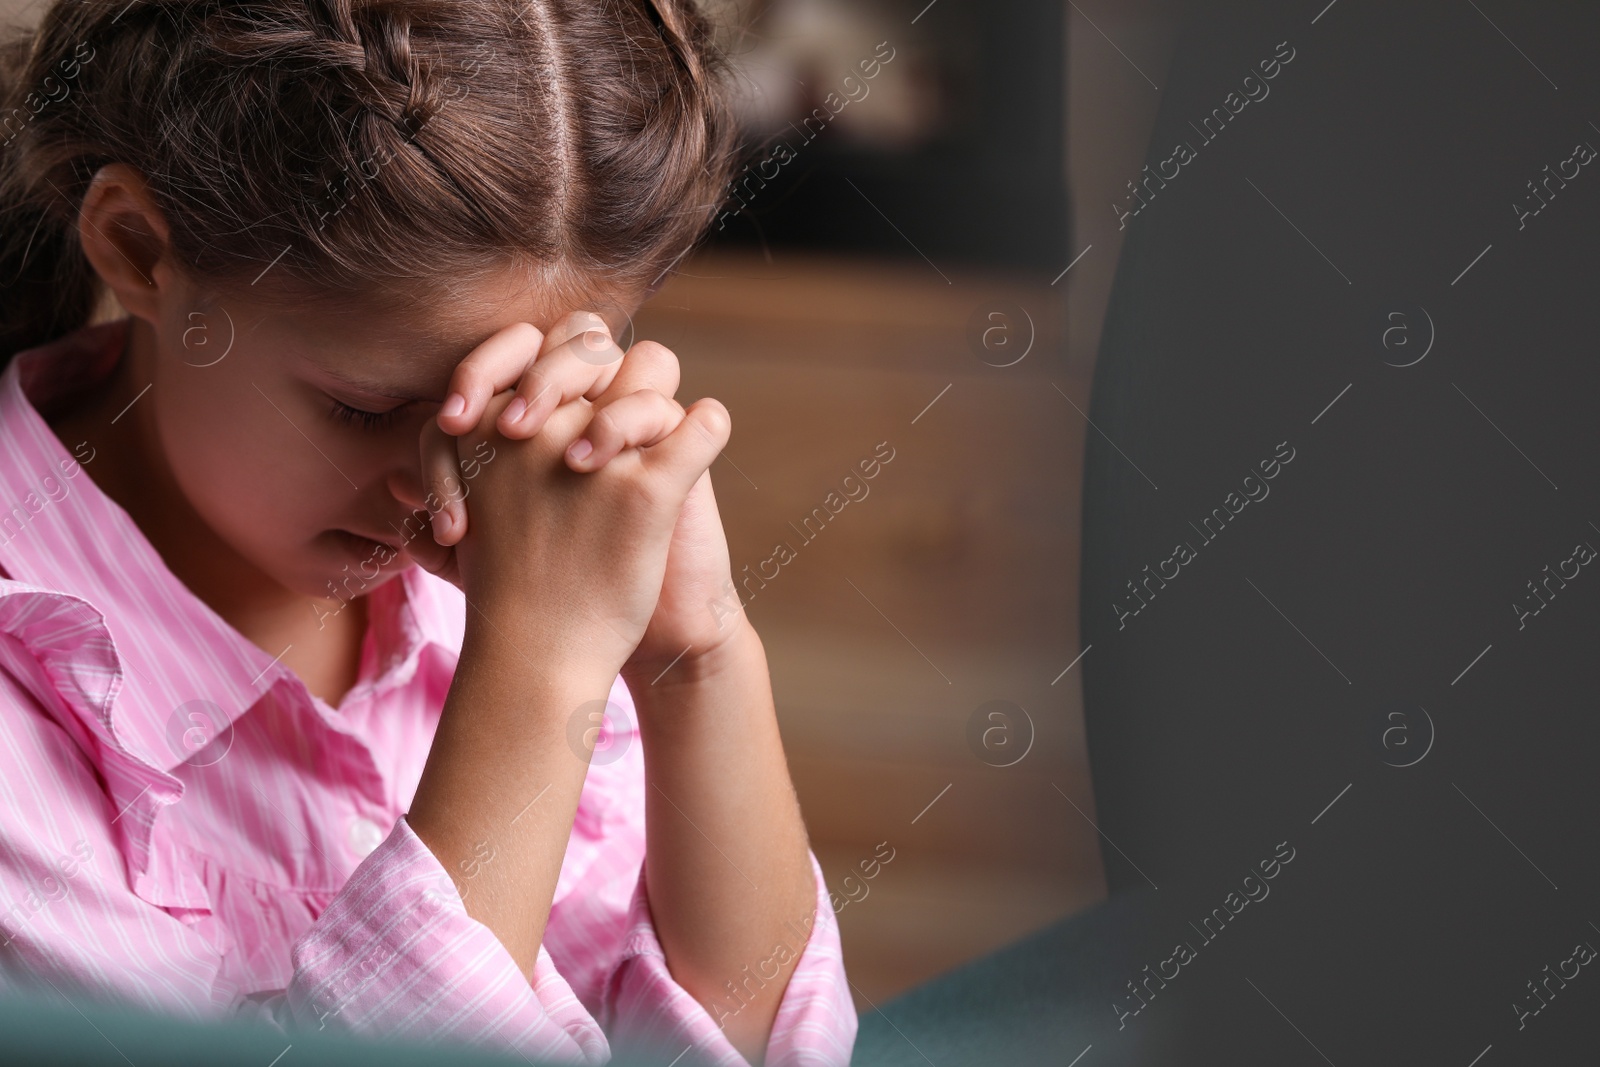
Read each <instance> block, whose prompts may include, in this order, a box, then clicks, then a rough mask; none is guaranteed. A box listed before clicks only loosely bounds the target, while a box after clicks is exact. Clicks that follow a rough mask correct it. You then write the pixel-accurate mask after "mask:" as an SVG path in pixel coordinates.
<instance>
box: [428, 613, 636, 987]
mask: <svg viewBox="0 0 1600 1067" xmlns="http://www.w3.org/2000/svg"><path fill="white" fill-rule="evenodd" d="M524 646H528V647H524ZM462 648H463V653H462V658H461V660H460V663H459V664H458V666H457V669H456V674H455V679H454V681H453V682H452V684H451V687H450V693H449V695H448V697H447V698H446V699H445V705H444V710H443V712H442V713H441V716H440V720H439V727H438V730H437V732H436V733H435V736H434V742H433V747H432V749H431V751H430V753H429V755H428V762H427V765H426V766H425V767H424V768H423V772H422V777H421V780H420V781H419V783H418V785H417V792H416V797H415V800H414V801H413V803H412V805H411V809H410V811H409V812H408V813H407V815H406V821H407V822H408V823H409V825H410V826H411V829H412V830H413V832H415V833H416V835H417V837H418V838H420V839H421V840H422V842H423V843H424V844H426V845H427V846H428V848H429V850H430V851H432V852H433V854H434V855H435V856H436V857H437V858H438V860H439V862H440V863H441V864H443V866H444V868H445V869H446V870H447V871H448V872H449V873H450V876H451V878H452V879H453V880H454V881H455V883H456V887H457V889H458V890H459V891H460V893H461V894H462V898H463V903H464V904H465V905H466V909H467V913H468V914H469V915H471V916H472V917H473V918H474V919H477V920H478V921H479V922H481V923H483V924H484V925H485V926H487V927H488V928H489V929H490V930H492V931H493V932H494V934H495V936H496V937H497V938H498V939H499V940H500V943H501V944H502V945H504V946H505V948H506V950H507V952H509V953H510V954H511V956H512V958H513V959H515V960H516V962H517V965H518V966H519V967H520V968H521V969H522V972H523V974H524V975H525V976H527V977H529V978H530V979H531V977H532V974H533V967H534V963H535V961H536V960H537V959H538V951H539V945H540V943H541V942H542V940H543V939H544V930H545V926H546V925H547V923H548V922H549V917H550V905H551V901H552V900H553V899H554V897H555V889H556V882H557V879H558V878H559V877H560V873H561V864H562V859H563V857H564V856H565V854H566V849H567V841H568V838H569V837H570V836H571V832H572V821H573V816H574V814H575V812H576V811H577V806H578V798H579V795H580V794H581V792H582V790H583V781H584V777H585V775H586V773H587V771H588V762H587V759H586V758H585V757H586V753H582V750H581V748H580V750H579V751H576V752H575V751H574V750H573V747H572V746H571V745H570V744H569V743H568V739H567V723H568V720H569V719H570V718H571V716H572V714H573V712H574V711H575V710H576V709H578V708H579V707H580V706H581V705H583V704H585V703H586V702H590V701H603V700H604V699H605V697H606V694H607V692H608V691H609V689H610V684H611V680H610V679H603V678H601V677H600V673H601V672H596V671H589V670H585V669H579V668H571V669H565V670H562V669H554V670H550V671H544V670H540V669H538V668H537V667H536V666H535V664H538V663H553V662H561V658H560V657H558V656H553V655H547V654H545V653H546V650H544V649H542V648H540V647H539V646H538V644H537V643H536V642H532V641H524V640H519V635H518V634H517V633H516V631H515V630H514V629H510V628H508V627H507V626H504V625H500V624H496V623H493V622H489V621H488V620H487V619H484V618H483V617H481V616H478V617H469V621H468V626H467V634H466V638H465V640H464V641H463V644H462ZM530 657H533V658H530Z"/></svg>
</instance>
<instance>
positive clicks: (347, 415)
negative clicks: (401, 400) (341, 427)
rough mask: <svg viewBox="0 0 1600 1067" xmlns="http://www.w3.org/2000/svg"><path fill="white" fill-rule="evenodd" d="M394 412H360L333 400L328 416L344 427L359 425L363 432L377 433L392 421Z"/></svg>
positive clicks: (358, 409)
mask: <svg viewBox="0 0 1600 1067" xmlns="http://www.w3.org/2000/svg"><path fill="white" fill-rule="evenodd" d="M398 410H399V409H398V408H396V409H395V411H398ZM395 411H362V410H361V409H360V408H353V407H351V406H350V405H349V404H345V403H341V402H340V401H338V400H335V401H334V402H333V407H332V409H331V410H330V411H329V412H328V414H329V415H330V416H331V417H332V418H333V419H334V420H335V421H337V422H342V423H344V424H345V425H346V426H356V425H359V426H360V427H361V428H362V429H363V430H372V431H377V430H382V429H384V428H386V427H387V426H388V425H389V424H390V423H391V422H393V421H394V416H395Z"/></svg>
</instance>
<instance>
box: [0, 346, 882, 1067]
mask: <svg viewBox="0 0 1600 1067" xmlns="http://www.w3.org/2000/svg"><path fill="white" fill-rule="evenodd" d="M126 325H127V320H122V321H120V322H114V323H108V324H104V325H100V326H95V327H89V328H86V329H84V330H80V331H78V332H76V333H74V334H71V335H69V336H67V337H64V338H62V339H60V340H58V341H55V342H52V343H51V344H48V345H45V346H42V347H40V348H35V349H31V350H29V351H28V352H26V353H21V354H19V355H18V356H17V357H16V358H15V359H14V360H13V362H12V363H11V364H10V366H9V367H8V368H7V369H6V371H5V373H4V375H3V376H0V572H3V577H0V986H9V985H19V986H20V985H29V984H33V983H40V984H41V985H42V984H44V983H48V984H49V985H50V986H53V987H54V988H56V989H57V990H59V991H61V992H62V993H67V994H71V995H77V996H89V997H99V998H114V999H119V1000H125V1001H132V1002H134V1003H137V1004H140V1005H142V1006H145V1007H147V1008H150V1009H154V1010H158V1011H165V1012H172V1013H178V1014H184V1015H190V1016H208V1015H219V1014H228V1013H239V1014H247V1015H252V1016H256V1017H260V1018H264V1019H266V1020H269V1021H271V1022H272V1023H274V1024H276V1025H278V1026H281V1027H284V1028H285V1029H289V1028H293V1027H307V1026H309V1027H325V1026H337V1027H341V1028H345V1029H349V1030H355V1031H361V1032H366V1033H370V1034H374V1035H383V1036H386V1037H391V1038H393V1037H410V1038H414V1039H427V1040H452V1041H460V1042H468V1043H474V1044H481V1045H486V1046H492V1047H501V1048H510V1049H515V1050H517V1051H519V1052H521V1053H522V1054H523V1055H525V1056H527V1057H529V1058H530V1059H534V1060H537V1061H539V1062H545V1061H570V1062H582V1063H591V1064H598V1063H603V1062H605V1061H606V1060H607V1059H608V1058H609V1057H610V1056H611V1055H612V1054H613V1051H615V1052H616V1053H617V1054H619V1055H622V1056H624V1057H625V1058H633V1057H634V1056H637V1055H639V1054H642V1053H649V1054H652V1055H664V1056H665V1057H666V1059H663V1060H662V1061H661V1062H663V1063H665V1062H667V1060H670V1059H671V1058H672V1057H674V1056H677V1055H678V1054H680V1053H688V1054H687V1055H685V1056H684V1058H683V1059H682V1060H680V1061H679V1062H680V1064H688V1063H692V1062H693V1063H702V1062H703V1063H715V1064H728V1065H735V1064H741V1063H744V1062H745V1061H744V1058H743V1057H742V1056H741V1055H740V1054H739V1052H738V1051H737V1050H736V1049H735V1048H734V1047H733V1045H732V1044H731V1043H730V1042H729V1041H728V1039H727V1037H726V1035H725V1034H724V1033H723V1031H722V1029H721V1028H720V1026H719V1022H720V1023H722V1024H724V1025H725V1023H726V1021H727V1019H728V1018H730V1017H731V1015H732V1014H733V1013H736V1012H737V1010H738V1009H739V1007H740V1005H741V1004H742V1003H743V1001H744V1000H745V999H747V998H748V997H749V995H750V993H751V992H753V991H754V990H756V989H759V988H761V987H763V986H764V985H765V984H766V981H765V979H764V977H763V975H764V974H765V975H766V976H767V977H774V976H776V974H777V971H778V967H779V966H781V965H782V964H784V963H786V962H787V961H789V960H790V959H793V958H794V957H795V956H798V957H799V962H798V964H797V965H796V969H795V971H794V973H793V974H792V975H791V977H790V979H789V982H788V985H787V986H786V988H785V990H784V993H783V999H782V1002H781V1006H780V1007H779V1009H778V1014H777V1019H776V1022H775V1024H774V1026H773V1030H772V1036H771V1039H770V1041H769V1044H768V1046H767V1054H766V1060H767V1062H768V1063H769V1064H772V1065H774V1067H788V1065H791V1064H845V1063H848V1061H849V1058H850V1050H851V1046H852V1043H853V1041H854V1037H855V1031H856V1021H857V1020H856V1013H855V1009H854V1007H853V1006H852V1003H851V999H850V995H849V988H848V984H847V982H846V979H845V972H844V965H843V960H842V957H841V954H840V946H839V931H838V924H837V921H836V919H835V917H834V911H833V908H832V906H831V905H830V903H829V897H828V892H827V887H826V885H825V883H824V881H823V876H822V869H821V867H820V866H819V865H818V864H817V860H816V856H815V854H813V855H812V856H811V866H812V870H813V873H814V875H815V878H816V888H817V899H816V912H815V916H814V917H813V916H811V915H797V916H795V917H794V921H793V922H792V923H790V924H789V928H788V932H787V933H786V935H785V937H784V940H783V943H780V944H778V945H774V946H773V950H772V952H771V953H770V954H768V955H766V956H764V957H763V958H761V959H753V960H751V961H750V964H749V966H748V967H746V968H745V969H744V970H743V971H741V972H740V974H738V975H730V976H729V978H730V981H729V982H728V983H727V996H726V999H725V1002H724V1003H723V1004H721V1005H718V1006H715V1015H713V1013H712V1012H711V1011H708V1010H707V1009H706V1008H705V1007H703V1006H702V1005H701V1004H700V1003H699V1002H697V1001H696V1000H695V999H694V998H693V997H692V996H690V994H689V993H688V992H687V991H686V990H684V989H683V988H682V987H681V986H679V985H678V984H677V983H676V982H675V981H674V980H673V978H672V975H671V973H670V972H669V970H668V969H667V965H666V960H665V957H664V955H663V952H662V948H661V944H660V941H659V940H658V939H657V936H656V932H655V928H654V927H653V925H652V923H651V917H650V905H649V895H648V893H647V890H646V885H645V878H644V867H643V859H644V853H645V829H644V788H645V779H644V769H645V768H644V762H643V754H642V751H641V746H640V744H639V742H638V735H637V727H636V722H635V720H634V708H633V702H632V699H631V697H630V696H629V693H628V690H627V688H626V686H625V685H624V684H623V682H622V680H621V679H620V678H618V679H617V681H616V682H615V683H614V684H613V686H612V689H611V700H612V702H613V705H614V706H613V709H612V712H611V713H608V716H607V719H608V728H607V730H608V732H609V742H607V738H606V736H605V735H604V734H603V735H602V738H601V744H602V745H604V746H605V747H604V749H603V753H602V755H601V758H597V759H595V760H593V761H592V762H591V766H590V768H589V771H588V777H587V779H586V780H585V782H584V786H583V793H582V797H581V800H580V802H579V806H578V810H577V816H576V819H575V821H574V824H573V828H572V835H571V838H570V841H569V844H568V846H567V852H566V857H565V860H564V862H563V864H562V868H561V874H560V881H559V883H558V885H557V888H556V891H555V901H554V904H553V906H552V908H551V910H550V921H549V926H548V930H547V932H546V934H545V938H544V942H543V944H542V945H540V947H539V954H538V961H537V964H536V966H535V971H534V975H533V980H532V983H531V984H530V983H529V981H528V980H527V979H526V978H524V977H523V975H522V973H521V971H520V970H519V969H518V967H517V965H516V963H515V961H513V959H512V958H511V956H510V954H509V953H507V952H506V950H505V948H504V947H503V946H502V945H501V944H500V942H499V941H498V939H496V938H495V936H494V934H493V933H492V932H491V931H490V930H489V928H488V927H486V926H484V925H483V924H482V923H480V922H478V921H477V920H475V919H473V918H471V917H470V916H469V915H468V914H467V911H466V909H465V907H464V905H463V904H462V898H461V895H460V893H459V892H458V891H457V889H456V887H455V884H454V882H453V881H452V880H451V878H450V877H449V875H448V874H447V873H446V871H445V869H444V868H443V866H442V865H441V864H440V863H439V861H438V860H437V859H436V858H435V857H434V855H433V853H432V852H430V851H429V850H428V848H427V847H426V846H425V845H424V844H423V843H422V842H421V840H420V839H419V838H417V837H416V835H415V834H414V833H413V832H412V831H411V829H410V827H409V826H408V825H407V823H406V820H405V818H404V813H405V812H406V810H407V808H408V807H409V805H410V803H411V800H412V797H413V795H414V793H415V790H416V786H417V782H418V779H419V777H420V775H421V773H422V767H423V764H424V762H425V760H426V758H427V755H428V749H429V746H430V744H431V742H432V739H433V733H434V728H435V726H436V725H437V723H438V719H439V714H440V710H441V708H442V705H443V702H444V697H445V693H446V691H447V690H448V688H449V686H450V680H451V677H452V674H453V672H454V670H455V666H456V661H457V657H458V654H459V652H460V648H461V638H462V631H463V623H464V612H465V607H464V604H463V601H462V597H461V594H460V593H459V591H457V590H456V589H455V587H453V586H451V585H449V584H448V583H446V582H443V581H441V580H439V579H437V578H434V577H433V576H432V575H429V574H427V573H426V572H424V571H422V570H421V569H419V568H412V569H410V570H408V571H406V572H405V573H404V574H402V575H401V576H400V577H398V578H396V579H394V580H392V581H390V582H389V583H387V584H386V585H383V586H381V587H379V588H378V589H377V590H376V591H374V592H373V593H372V594H371V595H370V601H369V619H370V624H369V627H368V631H367V634H366V637H365V640H364V643H363V646H362V655H361V667H360V676H359V680H358V681H357V683H356V685H355V688H354V689H352V690H351V691H350V692H349V694H348V695H346V697H345V698H344V700H343V702H342V703H341V704H340V705H339V707H337V708H333V707H330V706H328V704H327V703H326V702H324V701H323V700H321V699H319V698H318V697H316V696H315V695H313V694H312V693H311V692H310V691H309V690H307V688H306V686H305V685H304V684H303V683H302V682H301V680H300V679H299V678H298V677H297V676H296V675H295V674H294V672H293V671H291V670H289V669H288V668H286V667H284V666H283V665H282V664H281V663H279V662H277V661H276V660H274V659H273V657H272V656H271V655H269V654H267V653H265V652H263V651H262V650H261V649H259V648H256V647H255V646H254V645H252V644H251V643H250V642H249V641H248V640H246V639H245V638H244V637H243V636H242V635H241V634H239V633H238V631H236V630H234V629H233V628H232V627H230V626H229V625H228V624H227V623H226V622H224V621H223V620H222V619H221V618H220V617H219V616H218V615H216V613H214V612H213V611H212V610H211V609H210V608H209V607H208V606H207V605H206V604H204V603H203V602H201V601H200V600H199V599H198V598H196V597H195V596H194V595H193V594H192V593H190V592H189V590H188V589H187V588H186V587H185V586H184V585H183V584H182V583H181V582H180V581H178V579H177V578H175V577H174V576H173V574H172V573H171V572H170V571H169V570H168V569H167V567H166V565H165V564H164V563H163V562H162V560H161V558H160V556H158V555H157V553H156V551H155V550H154V549H153V548H152V547H151V545H150V543H149V542H148V541H147V540H146V539H145V537H144V536H143V535H142V534H141V533H140V531H139V529H138V527H136V526H135V525H134V523H133V521H132V520H131V519H130V518H129V517H128V515H127V513H126V512H125V511H123V510H122V509H121V508H120V507H118V506H117V504H116V503H115V502H113V501H112V500H111V499H110V498H109V497H107V496H106V495H105V494H104V493H102V492H101V491H100V490H99V489H98V487H96V485H95V484H94V482H93V481H92V480H91V479H90V478H89V477H88V476H87V475H86V473H85V471H84V469H83V466H84V464H89V465H91V466H92V464H93V461H94V455H93V450H92V448H91V447H89V446H88V445H87V444H83V445H78V446H72V444H71V443H70V442H68V443H66V444H63V442H61V441H60V440H58V439H57V438H56V436H55V434H54V433H53V432H52V431H51V429H50V427H49V426H48V425H47V423H46V422H45V421H44V419H43V418H42V417H41V416H40V414H39V413H38V411H37V410H36V409H35V404H38V405H40V406H45V405H46V404H47V403H48V402H49V401H50V399H51V398H52V397H53V396H55V395H58V394H59V393H60V392H61V391H62V390H64V389H67V388H76V387H82V386H83V385H85V384H87V383H89V382H92V381H94V380H95V379H96V378H97V377H98V376H100V375H103V374H104V373H106V372H107V371H109V370H110V369H111V368H112V367H113V366H114V365H115V362H116V360H117V359H118V358H119V356H120V353H121V351H122V343H123V339H124V337H125V334H126ZM612 714H615V717H616V719H617V721H616V722H615V723H611V722H610V719H611V718H612ZM597 751H601V750H599V749H597ZM466 891H467V893H468V894H469V895H470V893H471V883H470V880H469V881H468V882H467V890H466ZM774 980H775V977H774Z"/></svg>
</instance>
